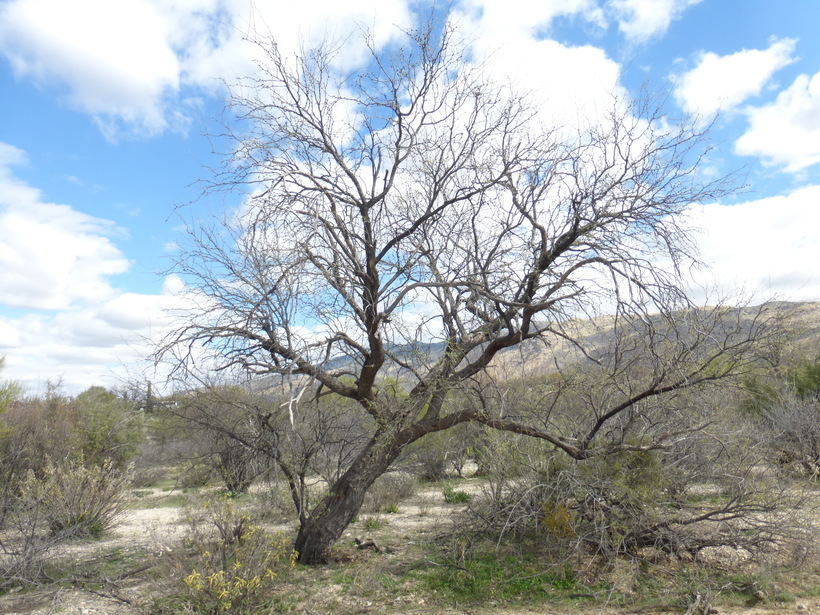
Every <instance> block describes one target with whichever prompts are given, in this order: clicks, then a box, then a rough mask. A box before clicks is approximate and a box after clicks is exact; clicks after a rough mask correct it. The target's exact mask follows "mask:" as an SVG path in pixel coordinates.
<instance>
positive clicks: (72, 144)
mask: <svg viewBox="0 0 820 615" xmlns="http://www.w3.org/2000/svg"><path fill="white" fill-rule="evenodd" d="M418 6H425V5H424V3H421V4H419V3H412V4H408V3H406V2H405V1H404V0H380V1H378V2H376V1H375V0H352V1H350V2H344V3H340V2H333V1H329V0H321V1H316V0H305V1H303V2H300V3H291V2H280V1H273V0H272V1H268V2H256V3H253V2H249V1H248V0H179V1H177V2H173V3H169V2H165V1H164V0H73V1H72V2H65V0H0V118H2V119H1V120H0V356H5V357H6V370H5V373H4V375H3V376H4V377H6V378H12V379H15V380H18V381H20V382H22V383H23V384H25V385H26V386H27V387H28V388H29V389H30V390H33V391H37V390H40V389H41V388H42V387H43V386H44V384H45V382H46V381H52V382H55V381H58V380H62V382H63V383H64V386H65V388H66V390H68V391H69V392H76V391H79V390H82V389H84V388H86V387H88V386H90V385H92V384H103V385H106V386H116V385H117V384H118V383H121V382H122V381H123V379H126V378H142V377H151V376H150V375H148V374H146V373H145V372H143V371H142V370H143V367H144V366H143V363H142V362H141V357H143V356H144V355H145V354H146V353H147V352H148V351H149V349H150V347H151V345H150V340H151V339H156V338H157V337H158V336H160V335H161V334H162V333H163V332H164V331H165V330H166V329H165V327H166V326H167V322H166V319H165V316H164V314H165V310H167V309H168V308H171V307H173V306H174V305H176V303H177V302H179V301H180V300H181V296H182V295H184V293H185V287H184V284H183V283H182V281H181V280H179V279H178V278H177V277H176V276H174V275H172V274H168V273H167V271H168V268H169V267H170V265H171V258H172V256H173V253H174V250H175V246H176V244H177V242H179V241H180V240H181V229H180V220H179V217H178V214H177V212H176V210H175V208H176V207H177V206H179V205H182V204H185V203H188V202H190V201H193V200H195V199H196V197H197V196H198V194H199V190H198V188H197V185H196V182H197V180H200V179H203V178H206V177H207V176H208V171H207V170H206V169H207V167H209V166H214V165H216V164H218V163H219V159H218V158H216V157H215V156H214V155H213V154H212V147H211V143H210V141H209V140H208V139H207V138H205V137H204V136H203V134H205V133H208V132H211V131H213V130H215V126H216V124H215V118H218V117H219V115H220V113H221V110H222V96H223V94H224V92H223V90H222V86H221V83H222V82H223V80H224V81H228V82H230V81H231V80H232V79H234V78H235V77H236V76H237V75H247V74H251V73H252V71H253V63H252V60H253V50H252V47H251V46H249V45H248V44H246V43H245V42H243V36H244V35H246V34H248V33H250V32H253V31H254V30H257V31H265V32H267V31H270V32H271V33H272V34H273V35H274V37H275V38H276V40H277V41H278V42H279V44H280V46H281V47H282V48H283V49H285V50H288V49H295V48H296V46H297V44H298V43H299V41H300V40H307V41H310V40H317V39H319V38H321V37H322V36H324V35H325V33H328V32H330V33H332V34H333V35H335V36H344V35H345V34H346V33H348V32H351V31H353V30H354V28H356V27H357V26H360V25H364V26H365V27H369V28H372V29H373V31H374V32H375V33H376V39H377V41H378V42H379V44H390V42H391V41H393V40H395V37H396V36H397V32H398V30H397V27H401V26H407V25H409V24H410V23H411V21H412V10H413V7H418ZM251 9H252V10H251ZM452 10H453V13H454V14H455V15H457V17H458V20H459V23H460V24H461V28H462V31H463V32H464V33H465V34H468V35H470V37H471V40H472V44H473V46H474V51H475V52H477V53H478V54H488V55H489V56H490V57H491V63H490V67H491V68H490V71H491V74H493V75H494V76H495V77H496V78H499V79H511V80H512V81H513V82H514V83H516V84H517V85H518V86H519V87H521V88H522V89H527V90H529V91H531V92H532V93H533V94H535V95H536V96H537V97H538V98H539V100H541V101H542V103H543V105H544V108H545V109H546V110H547V111H548V113H549V114H550V116H551V117H554V118H555V121H556V122H564V123H571V122H572V121H574V119H577V118H578V117H579V116H580V115H582V114H584V113H593V114H594V113H595V112H596V109H599V108H604V106H605V105H606V104H608V103H607V101H611V96H612V94H616V95H618V96H620V97H621V98H622V99H629V98H631V97H636V96H639V95H640V92H641V89H642V88H643V87H647V88H648V89H649V90H651V91H654V92H660V93H662V94H664V95H665V96H666V102H665V107H664V108H665V110H666V111H667V112H668V113H669V114H670V116H671V117H681V116H682V115H683V114H694V115H696V116H698V117H700V118H701V121H702V122H703V123H708V122H710V121H712V120H714V125H713V127H712V132H711V135H712V139H713V142H714V144H715V146H716V147H715V149H714V150H713V151H712V152H711V153H710V155H709V158H708V160H707V166H706V170H707V171H708V172H711V173H714V174H716V175H719V174H724V173H727V172H730V171H732V170H737V169H740V170H741V171H742V173H743V174H744V176H745V178H746V183H747V184H748V189H747V190H746V191H744V192H742V193H741V194H738V195H735V196H733V197H731V198H729V199H726V200H725V201H723V202H721V203H709V204H704V205H700V206H697V207H693V208H692V211H691V214H690V215H691V220H692V223H693V224H694V225H696V226H697V227H699V228H700V231H699V232H698V234H697V239H698V242H699V246H700V250H701V255H702V258H703V260H704V261H705V262H707V263H708V264H710V265H711V267H712V270H711V273H710V274H708V275H706V274H704V275H703V276H702V278H701V279H699V280H698V281H699V282H700V283H703V284H712V283H714V284H717V285H718V286H719V287H720V288H721V289H723V290H724V291H726V292H730V293H731V292H743V293H751V294H754V295H755V296H756V297H758V298H760V299H761V300H763V299H766V298H768V297H769V296H772V295H775V296H778V297H780V298H784V299H791V300H811V301H819V300H820V270H819V269H818V262H820V241H819V240H818V237H820V233H818V231H817V229H818V227H820V37H818V36H817V24H820V2H816V0H786V1H785V2H780V3H774V2H770V1H769V0H744V1H743V2H742V3H741V2H736V0H463V1H462V2H456V3H454V6H453V9H452ZM349 57H350V61H351V68H355V61H356V59H357V58H358V57H360V56H359V55H358V54H357V53H356V48H355V41H354V42H352V43H351V49H350V53H349ZM240 201H241V195H238V194H237V195H234V196H227V197H220V199H219V200H217V199H215V198H210V199H205V200H199V201H197V203H196V204H195V205H194V206H192V207H188V208H184V209H183V212H184V215H186V216H189V217H196V216H198V215H204V212H205V211H209V210H210V211H219V210H220V209H225V208H231V207H235V206H236V205H237V204H238V203H239V202H240Z"/></svg>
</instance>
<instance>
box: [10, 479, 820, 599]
mask: <svg viewBox="0 0 820 615" xmlns="http://www.w3.org/2000/svg"><path fill="white" fill-rule="evenodd" d="M459 488H461V487H459ZM134 494H139V502H138V504H136V505H138V506H139V507H138V508H131V509H129V510H127V512H126V513H125V514H124V515H123V517H122V518H121V519H120V521H119V523H118V524H117V525H116V527H115V528H114V529H113V530H111V531H110V532H109V533H108V534H107V535H106V536H105V537H104V538H103V539H100V540H95V541H82V542H78V543H74V544H68V545H66V546H63V547H62V548H61V549H60V550H59V551H58V552H56V553H55V554H54V555H55V557H60V558H67V559H69V560H74V561H77V562H79V561H85V562H89V561H90V562H94V561H100V562H102V561H103V560H104V558H105V557H107V556H109V555H108V554H112V553H116V554H117V557H123V556H124V555H127V554H129V553H131V554H135V561H134V563H133V566H134V570H137V571H138V572H137V573H135V574H134V575H132V576H128V577H127V578H125V579H117V580H113V581H112V583H111V584H110V586H107V588H106V589H103V590H98V589H92V588H87V589H80V588H77V585H82V583H77V584H75V587H74V588H69V589H66V588H60V589H55V588H53V587H44V588H41V589H36V590H33V591H25V592H18V593H15V594H11V595H6V596H4V597H2V598H0V613H1V614H4V615H6V614H8V615H11V614H21V615H22V614H25V615H52V614H54V615H56V614H60V615H91V614H111V615H136V614H144V613H148V612H150V610H147V609H148V607H147V605H148V604H149V602H148V600H147V598H148V596H149V595H150V593H151V591H152V587H156V586H155V583H156V581H155V580H147V579H146V575H145V574H144V572H145V571H140V570H139V569H140V568H141V566H140V563H141V562H142V561H144V562H145V564H144V566H145V567H146V570H147V569H148V567H149V566H151V563H152V561H153V560H155V559H156V558H160V557H161V556H162V554H163V552H164V551H165V550H168V549H170V548H171V547H172V546H173V545H175V544H177V543H178V542H179V540H180V539H181V538H182V536H183V535H184V532H185V528H186V523H185V520H184V515H183V512H182V509H181V508H179V507H178V506H169V505H161V500H162V498H163V497H167V494H164V493H163V492H162V491H161V490H159V489H148V490H133V491H132V500H134V498H135V497H136V496H134ZM152 499H155V500H156V502H157V505H156V507H151V506H152V504H151V500H152ZM453 510H454V507H453V505H445V504H444V503H443V501H442V497H441V491H440V488H434V487H431V488H427V489H425V490H422V491H420V492H419V493H418V494H416V495H415V496H414V497H413V498H411V499H410V500H408V501H406V502H402V504H401V506H400V510H399V512H397V513H395V514H390V515H387V514H380V515H379V517H380V518H383V519H384V520H385V525H384V527H383V528H379V529H376V530H373V531H368V530H366V529H364V527H363V525H364V524H363V522H362V521H359V522H358V523H354V524H353V525H351V527H350V528H349V529H348V531H347V532H346V534H345V536H344V537H343V539H342V540H341V541H340V544H349V545H351V546H350V547H347V552H348V553H349V556H350V558H351V559H355V561H356V562H357V570H358V571H359V574H360V575H361V578H360V579H358V580H357V582H359V583H360V584H365V583H366V582H367V575H368V574H369V573H372V572H373V571H378V570H379V569H381V568H383V567H386V566H389V565H395V564H396V563H397V562H401V560H402V558H403V557H404V558H407V557H409V556H410V552H411V551H413V549H414V546H418V545H421V544H423V543H425V542H427V541H431V540H433V539H434V537H435V536H436V535H437V534H438V533H439V532H440V531H441V530H442V529H443V528H444V527H446V526H447V524H448V523H449V519H450V516H451V515H452V513H453ZM370 517H372V515H371V516H370ZM366 518H368V516H364V517H363V519H366ZM279 529H288V528H279ZM357 537H366V538H369V539H373V540H374V541H375V542H376V543H377V544H378V545H380V547H381V548H382V552H381V553H378V554H377V553H375V552H373V551H357V550H356V549H355V547H353V546H352V545H353V539H354V538H357ZM343 552H344V549H343ZM415 552H416V553H417V552H418V551H417V550H416V551H415ZM95 558H97V559H96V560H95ZM92 568H93V564H92ZM815 568H816V566H815ZM335 573H338V570H337V569H336V568H334V565H330V566H328V567H325V569H324V570H322V571H318V572H314V571H311V576H310V578H309V579H307V578H305V576H306V574H307V573H305V574H303V575H302V576H301V577H300V578H295V579H290V580H288V581H287V582H286V586H285V587H283V590H282V591H284V592H288V591H290V592H293V593H294V594H296V595H298V596H299V597H298V598H297V599H296V600H295V602H294V604H296V605H298V606H296V607H295V610H293V611H291V612H295V613H300V614H301V615H320V614H322V615H324V614H335V613H350V614H352V613H404V614H412V615H433V614H442V615H455V614H459V615H467V614H470V615H525V614H526V615H530V614H532V615H535V614H538V615H567V614H569V613H577V614H578V615H592V614H603V615H615V614H620V613H640V614H642V615H653V614H655V613H663V612H665V613H668V612H670V611H668V610H667V611H655V610H652V609H647V608H634V609H629V608H613V607H607V606H600V607H596V608H593V609H584V610H578V608H577V607H562V608H557V607H555V608H553V607H552V606H551V605H550V604H549V603H546V604H541V605H537V606H521V607H514V608H513V607H510V606H507V605H499V604H488V605H482V606H471V607H469V608H464V609H455V608H442V607H440V606H438V605H435V604H429V603H427V602H426V601H425V598H424V597H421V596H416V595H413V594H412V593H410V594H408V593H404V592H403V593H401V594H400V595H397V596H390V595H389V594H385V593H384V592H381V593H379V594H377V595H376V596H375V597H374V596H373V595H372V594H368V593H367V592H364V593H363V594H361V595H357V594H356V593H355V592H346V591H345V590H344V589H343V588H342V587H340V586H339V585H338V583H336V582H334V580H333V579H334V576H333V575H334V574H335ZM295 576H297V577H299V575H295ZM308 581H309V582H310V586H308V585H307V584H306V583H307V582H308ZM314 584H315V586H314ZM362 596H366V597H362ZM340 605H341V606H340ZM677 612H683V611H682V610H679V611H677ZM705 612H706V611H703V610H700V611H697V610H696V611H694V612H693V613H697V614H703V613H705ZM708 612H709V613H721V614H722V615H773V614H775V613H777V614H782V613H817V614H820V597H816V598H809V599H800V598H797V599H795V600H794V601H793V602H791V603H789V604H788V605H786V606H782V607H779V606H775V605H768V604H763V605H762V606H756V607H753V608H752V607H719V608H718V609H717V610H712V611H708Z"/></svg>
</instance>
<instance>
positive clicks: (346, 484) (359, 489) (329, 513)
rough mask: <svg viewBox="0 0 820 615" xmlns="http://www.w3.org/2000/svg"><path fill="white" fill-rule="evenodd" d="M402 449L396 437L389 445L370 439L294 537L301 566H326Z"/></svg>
mask: <svg viewBox="0 0 820 615" xmlns="http://www.w3.org/2000/svg"><path fill="white" fill-rule="evenodd" d="M401 448H402V445H401V444H400V443H399V442H397V441H396V439H395V438H393V439H392V440H391V441H388V442H379V441H377V440H371V442H370V444H368V446H367V448H366V449H365V450H364V451H363V452H362V454H361V455H359V457H358V458H357V459H356V461H354V462H353V464H352V465H351V466H350V468H349V469H348V470H347V472H345V473H344V474H343V475H342V476H341V478H339V480H337V481H336V482H335V483H333V485H331V486H330V490H329V492H328V494H327V495H326V496H325V497H324V498H322V500H321V501H320V502H319V503H318V504H317V505H316V507H315V508H314V509H313V511H311V514H310V516H309V517H308V518H307V519H306V520H305V522H304V523H303V524H302V525H301V526H300V528H299V533H298V534H297V535H296V542H295V544H294V549H295V550H296V552H297V553H298V554H299V563H300V564H308V565H313V564H326V563H327V561H328V555H329V554H330V549H331V547H332V546H333V545H334V544H335V543H336V541H337V540H338V539H339V538H340V537H341V535H342V533H343V532H344V531H345V529H346V528H347V526H348V525H350V522H351V521H352V520H353V518H354V517H355V516H356V515H357V514H358V513H359V509H360V508H361V507H362V502H363V501H364V496H365V494H366V493H367V490H368V489H369V488H370V486H371V485H372V484H373V482H374V481H375V480H376V479H377V478H378V477H379V476H381V475H382V474H384V473H385V472H386V471H387V469H388V468H389V467H390V464H392V463H393V461H395V459H396V457H398V455H399V452H400V451H401Z"/></svg>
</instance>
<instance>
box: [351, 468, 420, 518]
mask: <svg viewBox="0 0 820 615" xmlns="http://www.w3.org/2000/svg"><path fill="white" fill-rule="evenodd" d="M417 490H418V481H417V480H416V479H415V477H413V476H411V475H410V474H407V473H406V472H390V473H389V474H384V475H382V476H380V477H379V478H378V479H376V482H374V483H373V486H371V487H370V489H369V490H368V491H367V495H366V496H365V498H364V504H362V508H361V512H364V513H377V512H381V511H384V510H385V509H386V508H388V507H391V506H398V504H399V502H401V501H402V500H406V499H407V498H409V497H411V496H413V495H415V494H416V491H417Z"/></svg>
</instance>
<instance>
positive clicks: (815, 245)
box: [689, 186, 820, 301]
mask: <svg viewBox="0 0 820 615" xmlns="http://www.w3.org/2000/svg"><path fill="white" fill-rule="evenodd" d="M818 202H820V186H808V187H804V188H801V189H799V190H796V191H794V192H792V193H790V194H786V195H780V196H775V197H771V198H765V199H760V200H755V201H748V202H745V203H740V204H737V205H718V204H709V205H698V206H694V207H692V208H690V210H689V221H690V223H691V224H693V225H694V226H695V227H698V228H699V229H700V230H699V231H698V232H697V233H696V236H695V238H696V241H697V243H698V246H699V249H700V251H701V256H702V259H703V261H704V262H705V263H706V264H707V265H709V266H710V267H711V270H710V271H709V276H710V277H708V278H706V277H701V278H700V280H699V281H700V282H701V283H702V284H704V285H706V286H710V285H711V284H712V283H716V284H717V285H718V286H719V287H720V288H723V289H730V288H731V289H745V291H746V292H749V293H754V294H755V295H756V296H758V297H760V298H761V299H763V298H768V296H779V297H780V298H782V299H786V300H794V301H820V277H818V273H817V263H818V262H820V240H818V235H817V228H818V227H820V209H818V207H817V203H818ZM712 276H713V277H712Z"/></svg>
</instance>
